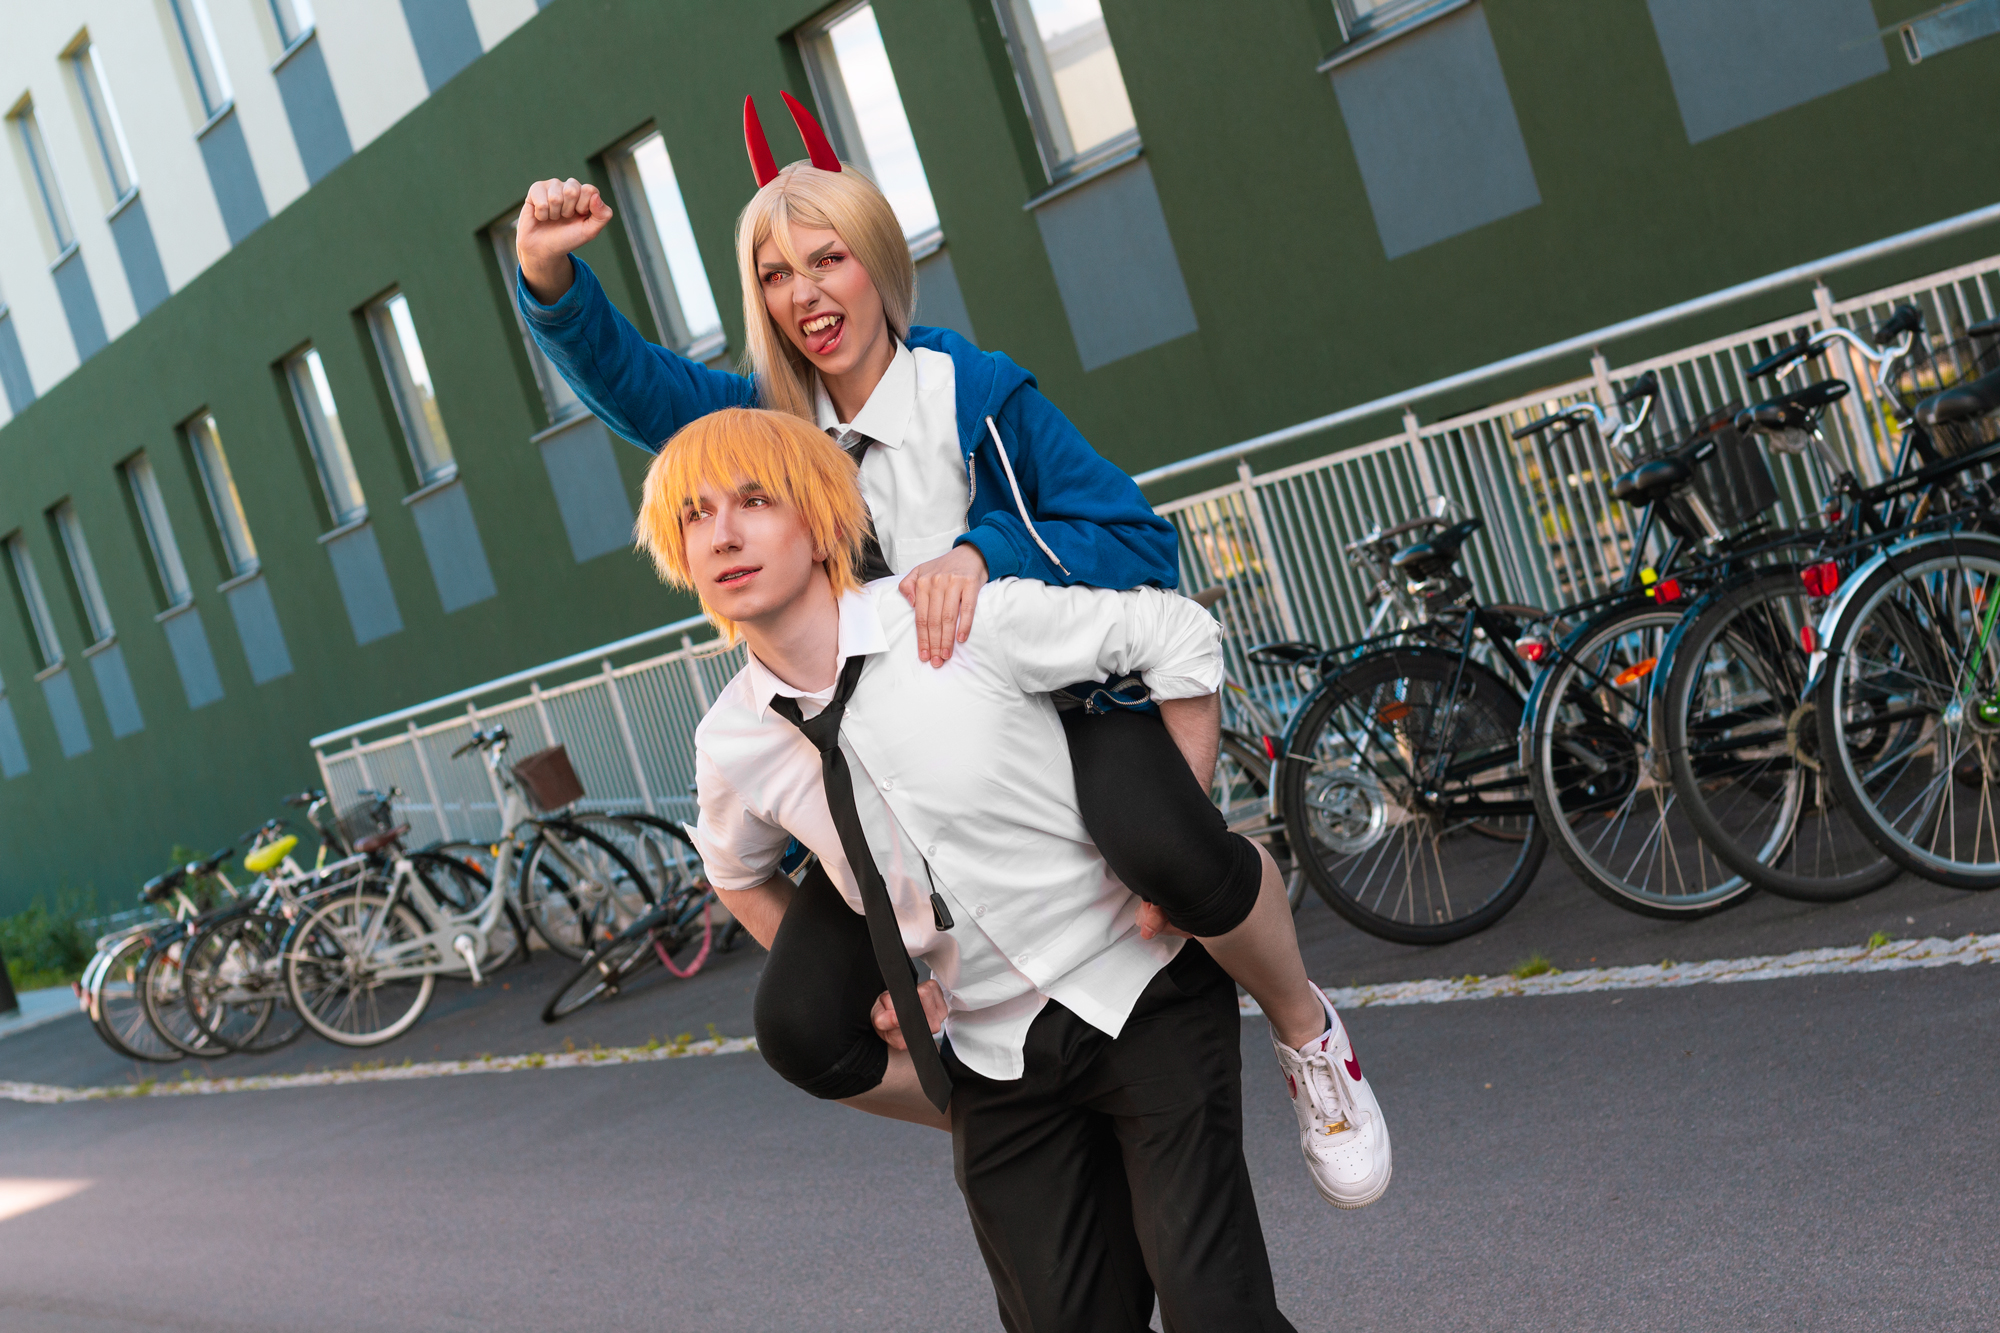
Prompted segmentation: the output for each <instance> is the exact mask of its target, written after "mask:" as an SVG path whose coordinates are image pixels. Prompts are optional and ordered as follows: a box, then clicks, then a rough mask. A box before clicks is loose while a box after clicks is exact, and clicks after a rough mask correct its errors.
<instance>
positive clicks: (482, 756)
mask: <svg viewBox="0 0 2000 1333" xmlns="http://www.w3.org/2000/svg"><path fill="white" fill-rule="evenodd" d="M465 715H466V716H467V717H469V718H471V719H472V729H473V730H474V731H477V730H479V705H477V704H475V703H473V702H472V701H471V700H470V699H468V700H466V702H465ZM477 758H478V760H479V771H480V772H482V773H484V774H485V775H486V785H487V786H489V787H491V788H492V789H493V824H494V828H495V830H496V832H495V833H494V835H493V836H494V837H495V838H498V837H499V836H500V834H501V833H504V832H506V830H505V829H503V828H500V820H501V813H500V812H501V811H502V810H504V809H506V807H507V803H506V802H505V801H504V800H502V799H501V798H500V779H499V778H497V777H495V776H494V774H493V769H492V767H491V766H490V765H488V764H487V762H486V752H485V751H483V750H482V751H480V752H479V754H478V756H477Z"/></svg>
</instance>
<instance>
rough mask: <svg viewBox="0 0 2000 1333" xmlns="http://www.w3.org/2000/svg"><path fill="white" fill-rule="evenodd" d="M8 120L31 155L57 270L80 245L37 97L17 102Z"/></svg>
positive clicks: (52, 262) (51, 263) (52, 263)
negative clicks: (38, 116) (39, 116)
mask: <svg viewBox="0 0 2000 1333" xmlns="http://www.w3.org/2000/svg"><path fill="white" fill-rule="evenodd" d="M7 121H8V123H9V124H11V125H12V126H13V127H14V137H15V138H16V139H18V140H19V141H20V144H21V148H22V151H23V152H24V153H26V154H27V158H28V171H29V174H30V175H31V176H32V177H33V185H34V187H35V192H36V193H37V194H38V195H39V196H40V198H41V201H42V213H41V224H42V228H43V229H44V231H45V234H46V235H47V237H48V239H49V240H50V242H51V243H52V244H53V247H54V249H55V256H54V258H52V259H51V260H50V261H49V267H50V268H51V269H53V268H55V267H56V266H57V265H59V264H61V263H62V262H63V260H65V259H67V258H69V256H70V254H71V253H72V252H73V251H75V249H76V248H77V241H76V225H75V224H74V223H73V222H72V221H71V220H70V215H69V202H68V200H66V199H65V198H64V197H63V191H62V182H61V181H59V180H57V179H56V175H55V163H54V162H53V161H52V160H51V159H50V157H49V146H48V140H47V139H45V138H44V137H43V136H42V127H41V124H40V122H39V121H37V120H36V118H35V103H34V100H33V99H32V98H27V97H24V98H22V99H21V100H20V101H19V102H17V103H15V105H14V109H13V110H12V111H9V112H8V113H7Z"/></svg>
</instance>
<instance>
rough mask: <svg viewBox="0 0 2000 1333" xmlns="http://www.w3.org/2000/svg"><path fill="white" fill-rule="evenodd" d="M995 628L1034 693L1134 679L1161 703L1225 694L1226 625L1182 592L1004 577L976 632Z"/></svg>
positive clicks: (985, 597) (984, 603) (993, 586)
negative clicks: (1125, 677)
mask: <svg viewBox="0 0 2000 1333" xmlns="http://www.w3.org/2000/svg"><path fill="white" fill-rule="evenodd" d="M989 623H990V624H991V629H992V633H993V639H992V640H991V641H992V642H994V643H996V644H998V645H999V646H1000V647H1001V649H1002V651H1003V652H1004V654H1005V657H1006V660H1007V663H1008V668H1009V670H1010V672H1011V673H1012V675H1013V678H1014V683H1015V684H1016V685H1018V686H1019V687H1020V688H1021V689H1023V690H1025V691H1027V692H1029V693H1031V694H1040V693H1045V692H1047V691H1050V690H1058V689H1061V688H1063V687H1064V686H1066V685H1073V684H1075V683H1076V682H1078V681H1081V680H1096V679H1101V678H1104V677H1107V676H1122V675H1130V674H1134V673H1136V674H1137V675H1138V676H1139V677H1140V678H1141V679H1142V680H1144V681H1145V683H1146V688H1147V689H1149V690H1150V691H1151V692H1152V695H1153V697H1154V698H1155V699H1191V698H1195V697H1197V696H1200V695H1204V694H1213V693H1215V692H1216V691H1217V690H1219V689H1221V688H1222V675H1223V669H1222V627H1221V626H1220V625H1218V624H1216V622H1215V618H1214V617H1213V616H1211V615H1209V614H1208V612H1207V611H1205V610H1203V609H1202V608H1201V607H1200V606H1198V605H1197V604H1195V603H1194V602H1192V601H1190V600H1189V599H1188V598H1186V597H1183V596H1181V595H1180V594H1179V593H1177V592H1168V591H1165V590H1164V589H1160V588H1135V589H1132V590H1131V591H1129V592H1111V591H1108V590H1106V589H1103V588H1079V587H1071V588H1056V587H1051V586H1050V585H1048V584H1046V583H1038V582H1034V581H1032V580H1027V579H1001V580H998V581H996V582H993V583H989V584H987V585H986V588H985V590H984V591H983V592H982V594H981V596H980V601H979V610H978V614H977V615H976V616H975V617H974V618H973V632H974V633H975V634H977V633H978V631H979V627H980V625H981V624H989Z"/></svg>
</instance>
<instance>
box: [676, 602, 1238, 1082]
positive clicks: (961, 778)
mask: <svg viewBox="0 0 2000 1333" xmlns="http://www.w3.org/2000/svg"><path fill="white" fill-rule="evenodd" d="M1220 638H1221V631H1220V627H1219V626H1218V625H1217V624H1216V622H1215V621H1214V619H1212V618H1211V617H1210V616H1209V614H1208V613H1207V612H1206V611H1204V610H1202V609H1201V608H1200V607H1199V606H1197V605H1196V604H1195V603H1194V602H1192V601H1189V600H1188V599H1187V598H1185V597H1182V596H1181V595H1180V594H1178V593H1173V592H1165V591H1162V590H1161V589H1158V588H1141V589H1137V590H1135V591H1132V592H1107V591H1105V590H1103V589H1099V588H1082V587H1077V588H1054V587H1050V586H1049V585H1047V584H1044V583H1038V582H1034V581H1032V580H1023V579H1011V578H1010V579H1000V580H997V581H995V582H992V583H988V584H987V585H986V586H985V588H984V589H982V590H981V592H980V597H979V606H978V610H977V614H975V615H974V617H973V622H972V634H971V637H970V638H968V639H967V640H966V642H965V643H964V644H962V645H960V646H959V647H958V648H957V649H956V650H954V651H953V653H952V656H951V660H950V661H948V662H946V663H945V664H944V666H942V667H932V666H928V665H926V664H924V663H922V662H920V661H918V660H917V642H916V619H915V615H914V613H913V612H912V611H911V609H910V606H909V604H908V603H907V602H905V601H904V600H903V598H902V597H901V596H899V595H898V594H897V592H896V589H895V582H894V580H892V579H879V580H877V581H876V582H874V583H871V584H869V585H868V586H867V587H866V588H863V589H861V590H859V591H857V592H852V593H849V594H848V595H847V596H845V597H844V598H842V599H841V602H840V660H841V662H842V663H845V662H846V661H847V659H848V658H850V657H853V656H856V655H865V656H867V657H868V658H869V662H868V665H867V666H866V667H864V668H863V669H862V673H861V679H860V681H859V682H858V683H857V684H856V686H855V690H854V695H853V697H852V699H850V700H849V702H848V705H847V714H846V718H845V720H844V722H843V723H842V726H841V734H840V743H841V747H842V750H843V751H844V753H845V754H846V756H847V762H848V765H849V767H850V769H851V770H852V772H853V775H854V793H855V807H856V810H857V812H858V813H859V815H860V817H861V823H862V827H863V828H864V830H865V831H866V832H867V835H868V845H869V847H870V849H871V850H872V851H873V852H874V854H875V862H876V865H877V866H878V868H879V869H880V870H881V872H882V878H883V880H884V881H885V882H886V883H887V885H888V890H889V898H890V901H891V902H892V903H893V904H894V906H895V910H896V920H897V924H898V925H899V926H900V927H901V928H902V936H903V944H904V947H905V948H906V949H907V950H908V951H909V953H910V954H911V956H913V957H918V958H922V959H923V960H924V961H925V962H926V963H927V964H929V966H930V969H931V972H932V974H933V975H934V976H935V977H936V978H937V980H938V982H939V983H940V984H941V985H942V986H943V987H944V989H945V992H946V994H947V996H948V997H949V1001H950V1011H951V1012H950V1016H949V1017H948V1018H947V1020H946V1023H945V1031H946V1032H947V1033H948V1034H949V1035H950V1037H951V1042H952V1047H953V1049H954V1050H955V1051H956V1052H957V1054H958V1056H959V1058H960V1059H962V1060H963V1061H964V1062H965V1063H966V1065H967V1066H968V1067H970V1068H971V1069H973V1070H975V1071H977V1072H978V1073H981V1074H984V1075H986V1076H987V1077H989V1078H996V1079H1014V1078H1019V1077H1020V1076H1021V1071H1022V1054H1021V1052H1022V1046H1023V1044H1024V1042H1025V1041H1026V1038H1027V1033H1028V1025H1029V1024H1030V1023H1032V1022H1033V1021H1034V1018H1035V1015H1036V1014H1038V1013H1040V1012H1041V1009H1042V1006H1043V1005H1044V1004H1045V1003H1047V1002H1048V1001H1049V1000H1052V999H1053V1000H1057V1001H1060V1002H1061V1003H1062V1004H1063V1005H1064V1007H1066V1008H1068V1009H1069V1010H1070V1011H1071V1012H1072V1013H1074V1014H1076V1015H1077V1017H1079V1018H1081V1019H1083V1020H1084V1021H1085V1022H1087V1023H1089V1024H1090V1025H1091V1026H1092V1027H1095V1028H1097V1029H1098V1030H1099V1031H1102V1032H1104V1033H1107V1034H1109V1035H1110V1036H1113V1037H1116V1036H1117V1035H1118V1033H1119V1032H1120V1030H1121V1029H1122V1028H1123V1027H1124V1024H1125V1020H1126V1018H1127V1017H1129V1016H1130V1014H1131V1012H1132V1006H1133V1005H1134V1004H1135V1003H1136V1002H1137V1001H1138V998H1139V993H1140V992H1141V991H1143V990H1144V989H1145V988H1146V984H1147V983H1148V982H1149V981H1151V980H1152V978H1153V975H1154V973H1156V972H1157V971H1159V969H1160V968H1162V967H1164V966H1166V964H1167V963H1168V961H1170V960H1171V959H1172V958H1173V956H1174V954H1175V953H1176V952H1177V951H1178V949H1179V947H1180V941H1179V940H1178V939H1169V938H1166V937H1160V938H1156V939H1152V940H1143V939H1141V938H1140V937H1139V929H1138V924H1137V919H1138V911H1139V900H1138V898H1136V897H1135V896H1133V894H1132V893H1131V892H1130V891H1129V890H1127V889H1126V887H1125V886H1124V885H1123V884H1122V883H1120V882H1119V881H1118V879H1117V877H1116V876H1114V875H1113V874H1112V873H1111V871H1110V868H1109V867H1107V866H1106V865H1105V863H1104V859H1103V857H1101V856H1100V855H1099V854H1098V851H1097V847H1096V845H1095V844H1094V843H1092V842H1091V840H1090V835H1089V834H1088V833H1087V832H1085V831H1084V827H1083V821H1082V818H1081V816H1080V815H1079V814H1078V812H1077V802H1076V782H1075V779H1074V778H1073V776H1072V774H1071V769H1070V760H1069V745H1068V742H1067V741H1066V740H1065V738H1064V735H1063V728H1062V723H1061V722H1060V721H1059V720H1058V718H1057V716H1056V709H1055V704H1054V703H1053V701H1052V700H1051V699H1050V697H1049V691H1051V690H1055V689H1059V688H1061V687H1063V686H1065V685H1068V684H1069V683H1071V682H1072V681H1077V680H1086V679H1094V678H1099V677H1103V676H1108V675H1122V674H1125V673H1127V672H1136V673H1138V674H1140V675H1141V676H1142V677H1143V678H1144V680H1145V683H1146V685H1147V686H1148V687H1149V688H1150V689H1151V690H1152V693H1153V697H1154V698H1156V699H1184V698H1192V697H1195V696H1198V695H1204V694H1212V693H1214V692H1215V691H1216V690H1217V689H1218V688H1220V686H1221V683H1222V655H1221V648H1220ZM774 694H784V695H789V696H791V697H793V698H796V699H798V700H799V705H800V712H801V714H802V715H804V716H813V715H815V714H816V713H817V712H818V711H819V710H820V709H821V708H824V707H825V706H826V704H827V703H828V702H829V701H831V699H832V697H833V687H832V686H831V685H829V686H828V687H827V689H826V690H824V691H822V692H820V693H819V694H809V693H807V692H805V691H803V690H797V689H793V688H792V687H791V686H789V685H787V684H785V683H784V682H783V681H782V680H780V679H779V678H778V677H777V676H776V675H774V674H773V673H772V672H771V671H770V670H769V669H768V668H767V667H765V666H764V664H763V663H762V662H760V661H758V660H757V657H756V655H755V654H754V653H753V654H751V655H750V659H749V662H748V663H747V664H746V665H745V666H744V668H743V670H741V671H740V672H738V673H737V674H736V677H735V678H734V679H733V680H731V681H730V682H729V684H728V686H726V687H725V688H724V689H723V691H722V692H721V694H720V695H719V696H717V698H716V701H715V704H714V706H713V707H711V708H710V709H709V711H708V715H707V716H706V717H705V718H703V719H702V722H701V725H700V726H699V727H698V728H697V729H696V731H695V773H696V777H697V780H698V782H697V786H698V791H699V797H700V805H701V816H700V820H699V822H698V823H697V825H696V827H695V828H694V830H693V832H694V840H695V845H696V846H697V847H698V848H699V849H700V851H701V856H702V861H703V863H704V865H705V867H706V869H707V872H708V878H709V882H710V883H712V884H714V885H715V886H716V887H717V888H718V889H723V890H731V889H748V888H754V887H755V886H757V885H759V884H761V883H763V882H764V881H765V880H767V879H769V878H770V877H771V876H772V875H773V874H775V873H776V871H777V868H778V862H779V859H780V858H781V857H782V856H783V855H784V851H785V847H786V844H787V843H788V842H789V841H790V840H791V839H792V838H793V837H796V838H797V839H798V840H799V841H800V842H801V843H803V844H804V845H805V846H806V847H808V848H810V849H811V850H812V851H814V852H817V853H818V854H819V858H820V861H821V863H822V864H823V865H824V866H825V868H826V872H827V874H828V876H829V877H830V878H831V879H832V881H833V883H834V885H835V886H836V887H838V888H839V890H840V892H841V894H842V896H843V897H845V898H846V899H847V903H848V906H850V907H852V908H853V909H854V910H855V911H856V912H860V911H861V910H862V907H861V893H860V889H859V887H858V886H857V884H856V881H855V877H854V873H853V871H852V870H851V869H849V867H848V864H847V858H846V856H845V854H844V853H843V852H842V851H841V846H840V835H839V833H838V832H837V831H836V829H835V827H834V823H833V817H832V815H831V814H830V813H829V812H828V810H827V802H826V790H825V787H824V785H823V783H822V780H821V775H820V756H819V752H818V751H817V750H815V749H814V748H813V746H812V743H811V742H810V741H808V740H807V739H806V738H805V736H804V735H803V734H801V733H800V731H799V729H798V728H797V727H796V726H794V725H793V724H792V723H790V722H788V721H786V720H785V719H784V718H782V717H780V716H779V715H778V714H777V713H775V712H773V711H772V709H771V707H770V701H771V697H772V696H773V695H774ZM933 886H935V889H936V892H937V894H938V896H939V897H940V898H942V899H943V900H944V902H945V904H946V906H947V908H948V910H949V912H950V914H951V919H952V921H953V925H952V928H951V929H950V930H940V929H939V928H938V926H937V924H936V921H935V918H934V916H933V912H932V908H931V901H930V896H931V892H932V889H933Z"/></svg>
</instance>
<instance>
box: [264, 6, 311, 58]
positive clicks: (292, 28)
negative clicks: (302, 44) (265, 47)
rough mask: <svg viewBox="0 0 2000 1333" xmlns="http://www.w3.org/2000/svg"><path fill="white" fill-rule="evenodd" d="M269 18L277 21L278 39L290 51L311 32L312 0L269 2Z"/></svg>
mask: <svg viewBox="0 0 2000 1333" xmlns="http://www.w3.org/2000/svg"><path fill="white" fill-rule="evenodd" d="M271 17H272V18H273V19H275V20H277V24H278V37H279V39H280V40H281V41H283V42H284V44H285V46H286V48H287V49H290V48H291V47H293V46H295V45H297V44H298V42H299V39H300V38H302V37H304V36H305V35H306V34H307V33H309V32H311V31H312V30H313V21H314V20H313V7H312V0H271Z"/></svg>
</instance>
